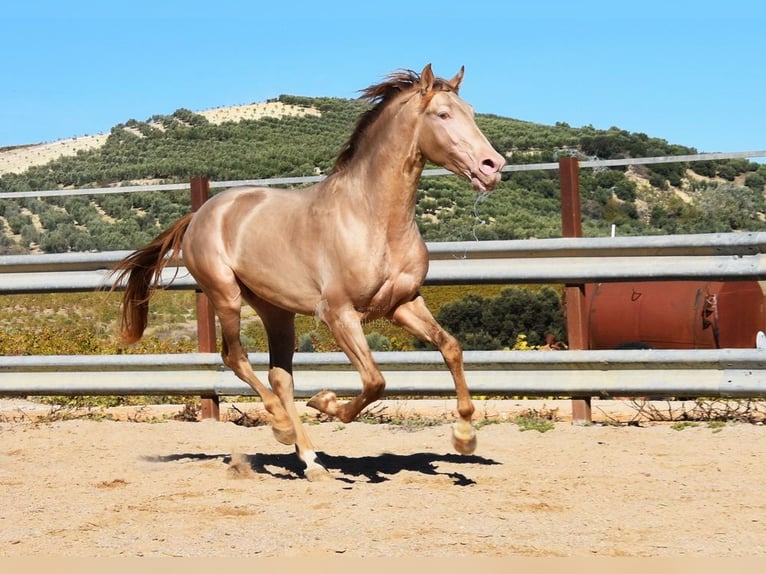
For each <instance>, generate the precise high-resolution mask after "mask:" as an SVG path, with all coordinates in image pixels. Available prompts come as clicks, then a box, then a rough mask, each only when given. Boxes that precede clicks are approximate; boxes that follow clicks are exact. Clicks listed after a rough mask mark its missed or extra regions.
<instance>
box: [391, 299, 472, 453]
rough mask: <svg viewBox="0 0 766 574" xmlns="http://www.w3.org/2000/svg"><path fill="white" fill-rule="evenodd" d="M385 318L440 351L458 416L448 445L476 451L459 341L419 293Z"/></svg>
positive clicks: (459, 450)
mask: <svg viewBox="0 0 766 574" xmlns="http://www.w3.org/2000/svg"><path fill="white" fill-rule="evenodd" d="M388 318H389V319H390V320H391V322H393V323H394V324H395V325H398V326H400V327H402V328H404V329H405V330H406V331H408V332H409V333H412V334H413V335H415V336H416V337H417V338H418V339H420V340H421V341H425V342H427V343H431V344H432V345H435V346H436V348H438V349H439V352H441V354H442V357H444V362H445V363H446V364H447V367H448V368H449V370H450V373H452V379H453V380H454V382H455V391H456V393H457V412H458V414H459V415H460V420H459V421H458V422H456V423H455V424H454V425H453V426H452V444H453V446H454V447H455V450H457V451H458V452H459V453H461V454H471V453H472V452H473V451H474V450H476V430H475V429H474V428H473V425H472V424H471V417H472V416H473V412H474V406H473V402H472V401H471V394H470V392H469V391H468V385H467V384H466V382H465V371H464V370H463V348H462V347H461V346H460V343H459V342H458V340H457V339H455V337H453V336H452V335H450V334H449V333H448V332H447V331H445V330H444V328H443V327H442V326H441V325H439V323H437V321H436V319H434V317H433V315H432V314H431V311H429V309H428V307H426V303H425V301H424V300H423V297H422V296H421V295H418V296H417V297H415V299H413V300H412V301H408V302H407V303H403V304H402V305H399V306H398V307H396V308H395V309H394V310H393V311H391V312H390V313H389V315H388Z"/></svg>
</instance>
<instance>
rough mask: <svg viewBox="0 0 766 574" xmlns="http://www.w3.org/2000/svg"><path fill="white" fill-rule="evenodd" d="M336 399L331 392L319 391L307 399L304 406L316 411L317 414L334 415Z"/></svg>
mask: <svg viewBox="0 0 766 574" xmlns="http://www.w3.org/2000/svg"><path fill="white" fill-rule="evenodd" d="M337 404H338V397H337V396H336V395H335V393H334V392H332V391H327V390H324V391H319V392H318V393H317V394H315V395H314V396H313V397H311V398H310V399H309V401H308V402H307V403H306V406H309V407H311V408H312V409H316V410H318V411H319V412H322V413H325V414H328V415H334V414H335V411H336V409H337Z"/></svg>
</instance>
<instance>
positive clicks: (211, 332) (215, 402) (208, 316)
mask: <svg viewBox="0 0 766 574" xmlns="http://www.w3.org/2000/svg"><path fill="white" fill-rule="evenodd" d="M209 194H210V181H209V180H208V179H206V178H204V177H193V178H192V179H191V207H192V211H197V210H198V209H199V208H200V207H202V204H203V203H205V202H206V201H207V198H208V196H209ZM196 299H197V348H198V349H199V351H200V352H201V353H215V352H216V339H215V312H214V311H213V305H212V304H211V303H210V300H209V299H208V298H207V295H205V294H204V293H203V292H202V291H199V290H198V291H197V293H196ZM201 415H202V418H203V419H215V420H220V417H221V409H220V402H219V399H218V396H216V395H210V396H203V397H202V413H201Z"/></svg>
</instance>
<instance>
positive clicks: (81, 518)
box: [0, 409, 766, 557]
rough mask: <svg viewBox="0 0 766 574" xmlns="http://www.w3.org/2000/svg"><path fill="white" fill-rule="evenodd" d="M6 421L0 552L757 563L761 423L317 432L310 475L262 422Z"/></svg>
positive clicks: (764, 441)
mask: <svg viewBox="0 0 766 574" xmlns="http://www.w3.org/2000/svg"><path fill="white" fill-rule="evenodd" d="M0 410H1V409H0ZM14 412H20V411H19V410H18V409H16V410H13V409H11V410H6V412H5V414H6V417H5V419H4V420H5V421H6V422H2V423H0V556H4V557H19V556H32V555H69V556H84V557H94V556H237V557H246V556H301V557H307V556H321V555H325V556H338V555H344V556H355V557H379V556H440V557H445V556H447V557H449V556H465V555H476V554H481V555H484V556H594V555H607V556H754V555H759V556H764V555H766V472H764V463H765V462H766V427H764V426H763V425H755V424H741V423H740V424H729V425H725V426H715V427H711V426H708V425H706V424H705V423H700V424H698V425H696V426H688V427H686V428H683V430H677V429H678V426H676V427H671V425H670V424H668V423H663V424H646V425H641V426H616V425H593V426H587V427H585V426H574V425H572V424H570V423H568V422H557V423H555V425H554V428H552V429H551V430H549V431H547V432H538V431H535V430H530V431H526V432H521V431H520V428H521V427H520V426H519V425H517V424H515V423H511V422H501V423H499V424H491V425H487V426H484V427H483V428H481V429H480V431H479V448H478V450H477V452H476V454H475V455H474V456H459V455H457V454H454V453H453V452H452V451H451V448H450V445H449V438H448V432H449V427H448V426H446V425H440V426H427V427H422V428H420V429H419V430H412V429H410V430H405V429H404V428H403V427H400V426H396V425H391V424H367V423H362V422H355V423H351V424H345V425H344V424H340V423H337V422H323V423H320V424H315V425H309V426H310V428H309V431H310V433H311V435H312V437H313V439H314V441H315V443H316V444H317V447H318V448H319V449H320V451H322V452H323V460H324V462H325V463H326V465H327V467H328V468H329V469H330V471H331V472H332V474H333V476H334V477H335V480H334V481H329V482H323V483H309V482H308V481H306V480H304V479H302V478H300V475H301V471H300V465H299V464H298V462H297V459H296V458H295V456H294V455H293V454H292V452H291V450H290V448H288V447H285V446H282V445H279V444H277V443H276V442H275V441H274V440H273V439H272V437H271V432H270V430H269V429H268V428H266V427H254V428H246V427H243V426H238V425H235V424H232V423H218V422H197V423H195V422H180V421H165V422H154V423H152V422H125V421H122V422H118V421H112V420H103V421H95V420H82V419H80V420H67V421H57V422H32V421H31V420H30V418H29V417H17V418H16V419H14V418H13V416H12V415H13V413H14ZM232 453H235V455H234V460H235V462H237V461H240V463H241V464H239V465H235V466H234V467H233V466H232ZM236 453H239V454H236ZM232 468H234V469H236V471H235V470H232Z"/></svg>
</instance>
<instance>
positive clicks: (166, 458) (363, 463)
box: [143, 452, 502, 486]
mask: <svg viewBox="0 0 766 574" xmlns="http://www.w3.org/2000/svg"><path fill="white" fill-rule="evenodd" d="M318 457H319V460H320V462H321V463H322V464H323V465H324V466H325V468H327V470H329V471H331V472H332V474H333V476H334V477H335V478H336V480H340V481H343V482H348V483H353V482H356V480H355V479H354V478H353V477H356V478H360V479H366V482H368V483H379V482H386V481H388V480H390V478H389V477H390V476H393V475H395V474H398V473H400V472H403V471H409V472H415V473H420V474H423V475H427V476H437V477H438V476H447V477H449V478H450V479H451V480H452V483H453V484H454V485H455V486H470V485H472V484H476V481H474V480H473V479H471V478H469V477H467V476H466V475H464V474H462V473H460V472H456V471H440V470H439V468H438V465H439V463H448V464H450V465H453V464H466V465H475V464H480V465H485V466H490V465H496V464H502V463H500V462H497V461H495V460H492V459H490V458H484V457H482V456H476V455H460V454H451V453H450V454H436V453H414V454H391V453H383V454H379V455H375V456H361V457H350V456H337V455H329V454H326V453H324V452H319V453H318ZM236 459H237V460H236V461H235V463H236V464H242V463H245V464H247V465H249V467H250V469H251V470H252V471H253V472H255V473H257V474H264V475H270V476H273V477H274V478H280V479H285V480H294V479H297V478H302V477H303V469H304V465H303V463H302V462H301V461H300V459H299V458H298V457H297V455H295V454H244V455H236ZM143 460H146V461H149V462H175V461H182V460H199V461H206V460H220V461H221V462H223V463H224V464H226V465H230V468H231V466H233V465H232V455H230V454H204V453H179V454H169V455H158V456H145V457H143ZM339 474H340V476H339Z"/></svg>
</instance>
